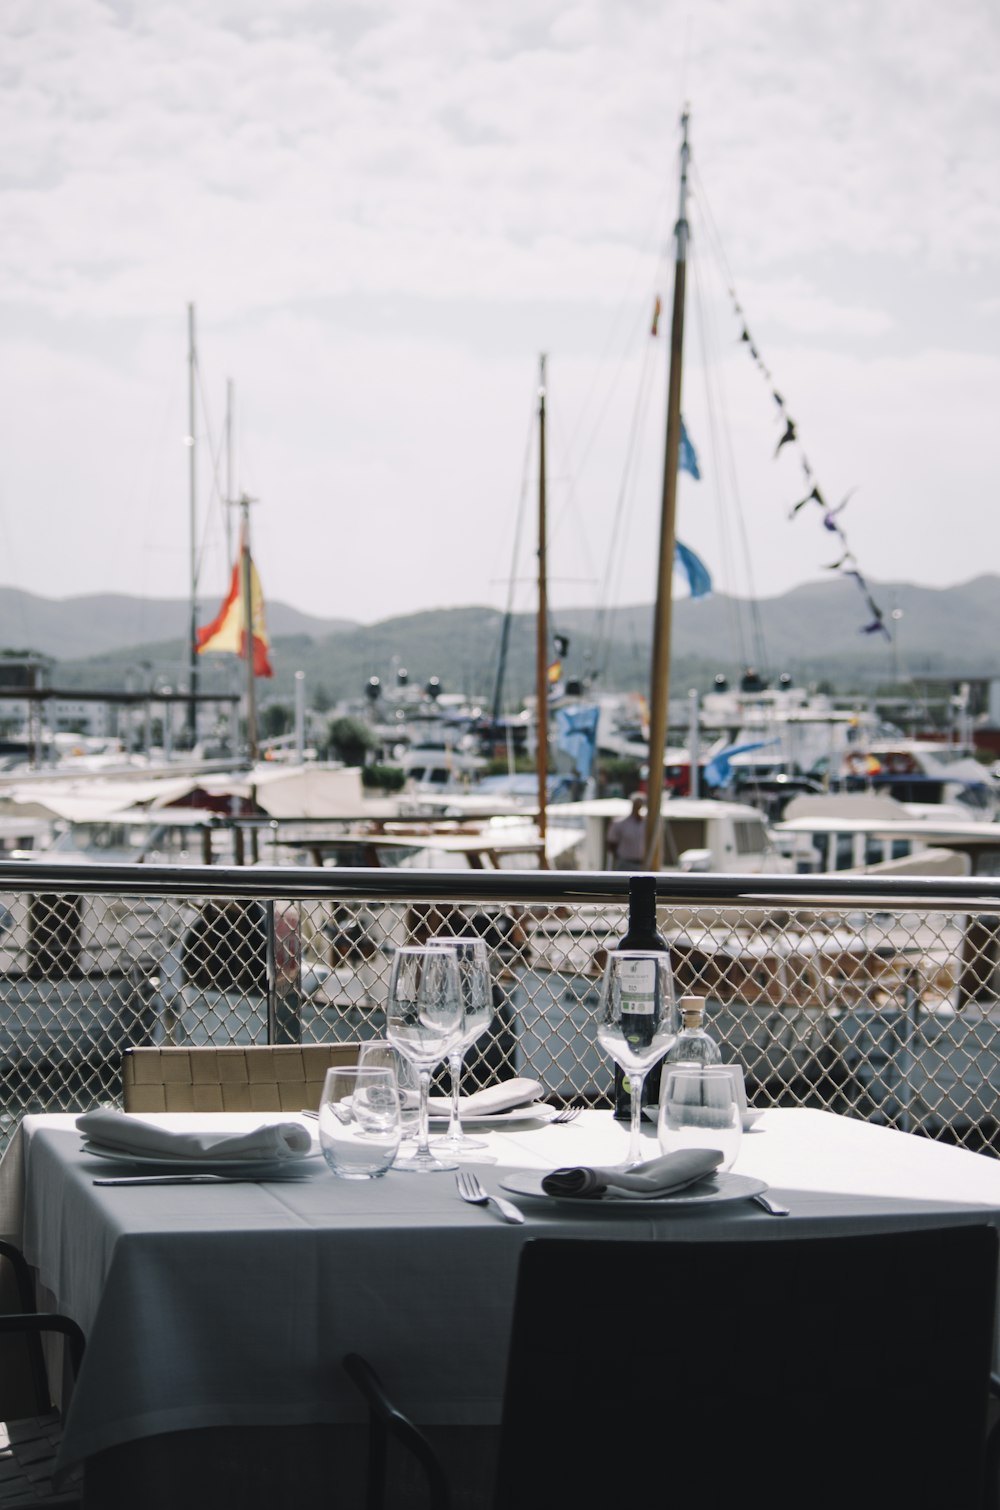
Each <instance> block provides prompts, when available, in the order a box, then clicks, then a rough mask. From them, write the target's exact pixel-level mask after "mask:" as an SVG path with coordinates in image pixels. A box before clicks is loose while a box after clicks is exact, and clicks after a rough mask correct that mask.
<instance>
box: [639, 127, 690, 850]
mask: <svg viewBox="0 0 1000 1510" xmlns="http://www.w3.org/2000/svg"><path fill="white" fill-rule="evenodd" d="M687 128H688V112H687V110H686V109H685V111H684V114H683V115H682V116H681V131H682V133H683V135H682V139H681V182H680V204H679V208H678V212H677V224H676V226H675V227H674V235H675V237H676V245H677V251H676V257H675V261H674V304H673V315H672V321H671V327H670V376H669V380H668V383H667V445H666V455H665V457H664V462H663V502H662V509H661V514H660V556H659V566H658V572H657V581H656V616H655V620H654V624H653V667H652V674H651V680H650V693H649V781H648V793H647V798H646V868H647V870H659V868H660V862H661V858H662V848H663V826H662V824H661V822H660V803H661V800H662V797H663V757H664V753H665V751H666V743H667V721H668V711H669V707H670V628H671V590H672V584H673V574H674V548H675V529H674V521H675V518H676V513H677V461H678V455H679V452H680V438H681V358H682V356H683V351H684V284H685V276H686V271H687V242H688V222H687V170H688V159H689V157H690V151H689V148H688V134H687Z"/></svg>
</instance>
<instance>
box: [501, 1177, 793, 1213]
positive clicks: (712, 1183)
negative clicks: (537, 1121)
mask: <svg viewBox="0 0 1000 1510" xmlns="http://www.w3.org/2000/svg"><path fill="white" fill-rule="evenodd" d="M543 1178H544V1175H543V1174H542V1172H541V1171H539V1170H537V1169H516V1170H513V1171H512V1172H511V1173H510V1174H507V1175H504V1177H503V1179H502V1180H501V1181H500V1184H501V1185H502V1186H503V1188H504V1190H509V1191H510V1192H511V1194H513V1195H529V1196H531V1197H532V1198H533V1199H535V1200H540V1201H547V1202H549V1203H552V1202H554V1203H555V1204H556V1205H557V1206H576V1207H578V1208H579V1207H581V1206H585V1207H587V1208H588V1209H591V1208H592V1209H593V1210H595V1211H618V1212H621V1211H674V1210H676V1209H677V1207H678V1206H715V1205H718V1204H720V1203H721V1202H723V1201H748V1200H750V1198H751V1196H755V1195H763V1193H764V1191H765V1190H766V1189H767V1182H766V1180H757V1179H754V1177H753V1176H752V1175H749V1174H728V1173H723V1174H713V1175H709V1176H707V1178H706V1179H704V1180H699V1181H698V1183H697V1184H696V1185H688V1186H686V1187H685V1188H684V1189H683V1190H678V1191H676V1192H675V1193H674V1194H673V1195H659V1196H656V1197H655V1198H649V1199H647V1197H646V1196H640V1197H635V1196H627V1195H615V1194H613V1193H612V1192H611V1191H608V1192H607V1194H605V1195H603V1196H599V1197H597V1198H596V1199H595V1197H594V1196H592V1195H590V1196H581V1195H547V1194H546V1192H545V1191H544V1190H543V1189H542V1179H543Z"/></svg>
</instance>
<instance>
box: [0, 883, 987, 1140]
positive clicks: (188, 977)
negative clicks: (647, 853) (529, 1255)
mask: <svg viewBox="0 0 1000 1510" xmlns="http://www.w3.org/2000/svg"><path fill="white" fill-rule="evenodd" d="M11 869H12V867H10V866H7V867H5V870H6V871H7V872H8V875H7V878H6V881H4V880H0V885H5V886H11V881H12V877H11V875H10V872H11ZM102 872H103V874H102ZM140 878H141V879H140ZM234 878H238V880H234ZM17 879H18V885H17V887H16V888H15V887H13V886H11V889H5V890H3V891H0V1115H2V1119H3V1120H2V1129H0V1130H2V1137H3V1141H4V1143H5V1142H6V1140H7V1139H8V1138H9V1136H10V1133H11V1131H12V1130H13V1127H14V1126H15V1125H16V1122H17V1120H18V1119H19V1117H20V1116H21V1115H22V1114H23V1113H24V1112H25V1111H41V1110H44V1111H50V1110H84V1109H88V1108H90V1107H93V1106H96V1105H100V1104H102V1103H114V1102H117V1101H119V1099H120V1067H121V1055H122V1051H123V1049H124V1048H126V1047H128V1046H130V1045H143V1044H152V1045H170V1044H176V1045H188V1044H213V1045H221V1044H251V1043H265V1042H276V1043H322V1042H330V1041H335V1042H353V1041H356V1040H361V1039H365V1038H371V1037H377V1036H380V1035H381V1034H382V1032H383V1029H384V1016H383V1004H384V1001H385V998H386V993H387V988H388V980H389V972H390V969H391V965H392V957H393V952H394V950H395V948H396V947H397V946H398V945H400V944H403V943H414V942H420V941H421V940H423V939H425V938H427V937H429V936H431V935H432V934H437V933H448V932H453V933H456V934H478V935H480V936H482V937H483V938H484V939H485V940H486V943H487V946H488V950H489V953H490V958H491V961H492V967H493V979H494V1008H495V1012H494V1019H493V1023H492V1026H491V1029H490V1031H489V1033H488V1034H487V1035H485V1036H484V1038H483V1039H481V1040H480V1042H479V1043H478V1044H477V1045H476V1046H475V1048H474V1049H473V1050H471V1051H470V1053H469V1055H468V1056H467V1059H466V1076H467V1082H466V1083H467V1088H469V1089H472V1088H473V1087H475V1086H481V1085H485V1084H488V1083H490V1082H491V1081H494V1080H497V1079H503V1078H505V1077H509V1076H513V1075H527V1076H531V1077H534V1078H536V1079H538V1080H540V1081H541V1082H542V1083H543V1085H544V1087H545V1092H546V1095H547V1096H548V1098H549V1099H550V1100H552V1101H571V1102H576V1103H581V1104H586V1105H589V1106H609V1105H610V1104H611V1096H612V1086H613V1066H612V1065H611V1064H610V1062H609V1061H608V1060H607V1059H606V1057H605V1056H604V1054H603V1053H602V1051H601V1050H600V1049H599V1047H598V1045H597V1043H596V1036H595V1027H596V1014H597V1010H598V1005H599V1000H600V983H601V975H602V971H603V966H604V960H605V958H606V954H607V951H608V950H609V949H611V948H613V947H614V946H615V944H616V942H617V940H618V939H619V938H620V937H621V936H622V934H623V933H624V931H625V921H626V913H627V906H626V900H625V891H626V886H627V878H626V877H624V876H622V877H608V876H589V877H587V876H580V875H577V874H573V875H572V876H570V875H563V876H560V875H558V874H553V875H549V876H543V875H539V874H538V873H532V874H530V875H529V874H528V873H524V874H521V875H519V874H516V873H512V872H505V873H503V879H502V881H499V880H498V878H497V876H496V875H493V876H487V875H483V876H475V875H471V874H470V873H469V872H462V873H457V872H456V873H454V874H450V873H449V874H446V873H442V872H436V873H433V875H431V874H427V875H421V874H420V873H417V872H412V871H411V872H408V873H406V875H405V878H403V877H402V876H401V875H397V874H395V873H393V872H385V871H381V872H380V871H374V872H373V871H363V870H362V871H358V870H356V871H347V870H338V871H336V873H333V872H331V871H329V870H327V871H324V872H317V871H315V870H313V871H305V870H298V869H292V870H286V871H281V870H278V869H276V868H275V869H268V870H260V871H257V870H252V869H251V870H243V871H232V870H230V871H227V872H225V873H221V872H213V871H212V870H210V869H208V868H197V867H172V868H169V869H168V868H167V867H163V868H161V869H159V870H157V871H155V872H154V871H153V870H150V871H149V872H148V873H146V874H143V873H142V870H141V868H140V867H132V868H131V870H130V871H128V870H126V868H124V867H99V866H91V867H86V868H85V869H84V868H82V867H72V870H70V868H68V867H47V868H46V867H43V866H41V865H38V864H33V865H32V866H31V867H30V868H28V869H24V870H22V873H20V874H19V875H18V878H17ZM746 879H747V878H743V880H744V881H746ZM822 879H823V878H815V881H816V882H817V883H818V882H820V881H821V880H822ZM813 880H814V878H810V880H809V881H808V882H805V881H802V882H798V881H797V882H794V883H792V882H790V881H789V879H788V878H785V879H784V880H783V881H782V882H777V881H775V882H769V881H766V880H762V879H761V878H752V883H751V884H753V886H754V894H753V895H748V894H747V893H746V892H744V891H743V890H741V886H742V883H741V882H740V881H739V880H738V878H724V877H713V878H697V879H692V878H685V877H680V878H676V877H666V876H664V877H662V878H660V905H659V912H658V917H659V926H660V930H661V932H662V933H663V934H664V936H665V937H666V939H667V940H668V942H669V945H670V952H671V960H672V964H673V971H674V976H675V980H676V984H677V988H678V991H679V992H682V991H683V992H693V993H695V994H698V995H702V996H704V997H705V999H706V1025H707V1027H708V1029H709V1031H710V1032H711V1033H712V1034H713V1035H714V1036H715V1037H716V1038H717V1039H718V1041H719V1043H720V1045H721V1047H722V1051H723V1058H724V1059H726V1060H729V1061H739V1062H740V1063H742V1065H743V1066H744V1070H745V1073H746V1078H747V1088H748V1092H749V1094H750V1096H751V1098H752V1100H753V1101H754V1102H755V1103H756V1104H757V1105H762V1106H767V1105H781V1106H819V1107H827V1108H829V1109H831V1110H834V1111H837V1112H841V1113H846V1114H848V1115H853V1116H858V1117H863V1118H867V1119H870V1120H873V1121H877V1122H882V1123H886V1124H888V1125H890V1126H893V1127H899V1128H902V1129H904V1130H908V1131H914V1132H919V1133H924V1134H927V1135H929V1136H932V1137H937V1138H942V1139H947V1140H949V1141H954V1142H958V1143H960V1144H963V1145H965V1146H967V1147H970V1148H974V1149H978V1150H985V1151H988V1152H991V1153H998V1152H1000V1127H998V1123H1000V1117H998V1110H997V1108H998V1104H1000V1002H998V997H997V992H998V986H1000V883H998V882H984V883H981V884H978V885H973V884H972V883H968V882H948V881H942V882H936V883H932V885H930V886H928V885H927V884H926V883H916V884H914V883H910V885H909V886H908V885H907V883H906V882H895V883H888V884H887V883H884V882H883V883H881V886H880V887H878V888H877V887H875V886H874V885H873V884H872V883H871V882H868V881H860V880H855V881H852V880H850V879H847V878H837V881H836V886H837V892H836V895H830V896H827V897H824V896H823V895H822V887H821V886H820V885H819V884H813ZM32 882H34V883H35V886H36V887H37V889H28V886H29V885H30V884H31V883H32ZM709 882H710V883H711V884H708V883H709ZM168 883H169V884H168ZM699 883H703V884H701V888H700V889H701V893H702V894H701V895H699V894H698V890H697V888H698V887H699ZM147 884H148V885H149V886H150V891H149V893H148V894H147V893H146V892H143V893H142V894H140V892H139V889H138V888H139V887H140V885H142V886H145V885H147ZM826 884H831V883H830V881H829V880H827V882H826ZM781 886H783V887H784V888H785V889H784V891H781V890H780V889H779V888H780V887H781ZM105 887H106V889H103V888H105ZM693 889H694V894H692V890H693ZM761 892H770V893H772V895H771V896H767V895H764V896H761V895H759V893H761ZM882 893H884V894H882ZM446 1083H447V1082H446V1079H445V1080H443V1081H442V1089H443V1088H444V1086H445V1085H446Z"/></svg>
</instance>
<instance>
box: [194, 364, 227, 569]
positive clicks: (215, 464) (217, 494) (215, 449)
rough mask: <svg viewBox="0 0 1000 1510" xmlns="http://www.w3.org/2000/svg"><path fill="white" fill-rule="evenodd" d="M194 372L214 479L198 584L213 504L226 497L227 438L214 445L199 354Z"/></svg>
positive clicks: (198, 565)
mask: <svg viewBox="0 0 1000 1510" xmlns="http://www.w3.org/2000/svg"><path fill="white" fill-rule="evenodd" d="M194 371H195V385H196V387H197V390H198V397H199V399H200V400H201V413H202V419H203V422H204V425H205V435H206V438H207V440H208V457H209V463H210V474H211V479H212V488H211V492H210V493H209V498H208V507H207V508H206V509H205V519H204V525H203V533H202V537H201V544H200V549H199V551H198V553H197V555H196V558H195V574H196V582H197V581H198V580H199V579H200V577H201V568H202V565H203V564H204V560H205V555H206V552H207V549H208V538H209V527H210V517H211V507H212V504H213V503H220V504H221V502H222V500H223V498H224V497H225V494H224V493H223V490H222V486H221V484H220V482H219V465H220V459H221V455H222V448H223V445H224V444H225V436H224V434H223V435H220V437H219V441H218V444H217V445H213V441H212V418H211V415H210V413H209V409H208V395H207V393H206V391H205V384H204V381H203V379H202V372H201V362H200V361H199V359H198V355H197V353H195V359H194ZM231 564H232V563H231V562H228V561H227V562H226V567H227V569H228V567H229V566H230V565H231Z"/></svg>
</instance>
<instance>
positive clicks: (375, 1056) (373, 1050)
mask: <svg viewBox="0 0 1000 1510" xmlns="http://www.w3.org/2000/svg"><path fill="white" fill-rule="evenodd" d="M358 1065H359V1067H360V1068H361V1069H380V1070H391V1071H392V1073H393V1074H394V1075H395V1077H396V1085H397V1087H398V1089H399V1121H400V1126H401V1127H402V1129H403V1138H404V1140H405V1139H406V1138H415V1137H416V1135H417V1125H418V1123H419V1121H420V1083H419V1080H418V1077H417V1072H416V1070H415V1068H414V1067H413V1065H412V1064H411V1063H410V1061H409V1060H408V1059H404V1057H403V1055H402V1054H400V1053H399V1052H398V1050H396V1049H394V1048H393V1046H392V1044H391V1043H387V1042H386V1040H385V1039H384V1038H369V1039H367V1040H366V1042H364V1043H363V1044H362V1045H361V1048H360V1049H359V1051H358Z"/></svg>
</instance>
